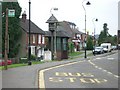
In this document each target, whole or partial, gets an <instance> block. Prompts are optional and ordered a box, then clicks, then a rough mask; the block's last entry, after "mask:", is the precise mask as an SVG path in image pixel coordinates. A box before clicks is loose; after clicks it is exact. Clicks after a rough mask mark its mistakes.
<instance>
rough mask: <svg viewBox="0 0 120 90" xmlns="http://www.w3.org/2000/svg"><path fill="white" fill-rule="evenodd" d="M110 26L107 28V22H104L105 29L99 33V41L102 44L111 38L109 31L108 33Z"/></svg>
mask: <svg viewBox="0 0 120 90" xmlns="http://www.w3.org/2000/svg"><path fill="white" fill-rule="evenodd" d="M108 30H109V29H108V28H107V23H104V24H103V30H102V31H101V33H100V35H99V40H98V43H99V44H101V43H103V42H108V41H109V40H108V39H109V38H108V36H109V33H108Z"/></svg>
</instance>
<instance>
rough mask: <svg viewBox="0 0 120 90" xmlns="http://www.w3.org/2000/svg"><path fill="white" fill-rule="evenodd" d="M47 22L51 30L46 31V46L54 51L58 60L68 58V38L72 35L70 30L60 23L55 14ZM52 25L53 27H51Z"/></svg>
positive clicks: (54, 55)
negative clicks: (69, 32)
mask: <svg viewBox="0 0 120 90" xmlns="http://www.w3.org/2000/svg"><path fill="white" fill-rule="evenodd" d="M47 23H48V24H49V31H46V38H47V39H46V48H47V49H49V50H50V51H51V52H53V57H54V58H56V59H57V60H62V59H68V39H69V37H70V36H69V34H68V32H67V31H65V30H64V28H63V27H62V26H60V25H59V22H58V20H57V19H56V18H55V16H54V15H53V14H52V16H51V17H50V18H49V19H48V20H47ZM52 25H53V27H51V26H52ZM52 37H53V40H52ZM53 43H54V44H53Z"/></svg>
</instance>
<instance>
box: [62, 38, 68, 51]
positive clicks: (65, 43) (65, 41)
mask: <svg viewBox="0 0 120 90" xmlns="http://www.w3.org/2000/svg"><path fill="white" fill-rule="evenodd" d="M63 50H67V38H63Z"/></svg>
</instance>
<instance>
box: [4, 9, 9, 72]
mask: <svg viewBox="0 0 120 90" xmlns="http://www.w3.org/2000/svg"><path fill="white" fill-rule="evenodd" d="M4 57H5V65H4V66H5V70H7V69H8V68H7V60H8V8H6V31H5V56H4Z"/></svg>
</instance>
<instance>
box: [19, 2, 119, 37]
mask: <svg viewBox="0 0 120 90" xmlns="http://www.w3.org/2000/svg"><path fill="white" fill-rule="evenodd" d="M87 1H88V0H31V20H32V21H33V22H34V23H35V24H36V25H37V26H39V27H40V28H41V29H42V30H44V31H47V30H48V24H47V23H46V21H47V20H48V19H49V17H50V16H51V13H52V14H54V16H55V17H56V18H57V20H58V21H64V20H65V21H69V22H73V23H75V24H76V28H78V29H79V31H82V32H85V30H84V29H85V11H86V17H87V18H86V19H87V21H86V28H87V29H86V30H87V31H89V34H92V32H94V28H95V34H100V32H101V30H103V24H104V23H107V24H108V28H109V31H108V32H109V34H111V35H117V30H118V1H120V0H89V2H90V3H91V5H89V6H88V5H86V3H87ZM18 2H19V4H20V6H21V8H22V13H23V12H24V11H26V13H27V18H28V17H29V3H28V2H29V0H18ZM82 2H83V3H82ZM82 5H83V6H84V7H85V11H84V9H83V7H82ZM53 8H58V10H57V11H55V10H53ZM95 18H97V19H98V21H97V22H96V21H95Z"/></svg>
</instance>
